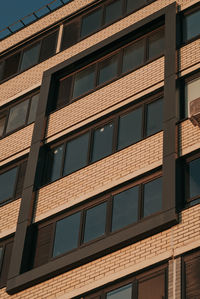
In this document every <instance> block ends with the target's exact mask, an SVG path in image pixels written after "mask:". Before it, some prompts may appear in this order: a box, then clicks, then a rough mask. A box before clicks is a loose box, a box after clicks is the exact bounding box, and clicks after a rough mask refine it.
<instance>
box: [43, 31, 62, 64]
mask: <svg viewBox="0 0 200 299" xmlns="http://www.w3.org/2000/svg"><path fill="white" fill-rule="evenodd" d="M57 36H58V31H55V32H53V33H51V34H49V35H48V36H46V37H45V38H43V40H42V44H41V49H40V58H39V61H43V60H45V59H48V58H49V57H51V56H53V55H54V54H55V52H56V42H57Z"/></svg>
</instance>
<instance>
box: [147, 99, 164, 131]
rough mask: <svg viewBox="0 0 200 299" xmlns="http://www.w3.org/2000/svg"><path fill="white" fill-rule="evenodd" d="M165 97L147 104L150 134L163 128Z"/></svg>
mask: <svg viewBox="0 0 200 299" xmlns="http://www.w3.org/2000/svg"><path fill="white" fill-rule="evenodd" d="M162 122H163V99H159V100H157V101H154V102H152V103H150V104H148V105H147V129H146V130H147V131H146V135H147V136H150V135H152V134H155V133H157V132H159V131H160V130H162Z"/></svg>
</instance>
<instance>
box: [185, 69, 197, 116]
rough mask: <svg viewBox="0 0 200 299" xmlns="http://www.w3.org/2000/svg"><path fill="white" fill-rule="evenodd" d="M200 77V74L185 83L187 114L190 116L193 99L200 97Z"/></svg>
mask: <svg viewBox="0 0 200 299" xmlns="http://www.w3.org/2000/svg"><path fill="white" fill-rule="evenodd" d="M197 75H198V74H197ZM199 86H200V77H199V75H198V77H197V76H194V77H192V78H191V79H190V80H186V83H185V116H188V111H189V106H190V103H191V101H193V100H195V99H198V98H200V87H199Z"/></svg>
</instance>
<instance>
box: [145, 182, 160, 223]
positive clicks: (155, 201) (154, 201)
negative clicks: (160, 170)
mask: <svg viewBox="0 0 200 299" xmlns="http://www.w3.org/2000/svg"><path fill="white" fill-rule="evenodd" d="M161 209H162V178H158V179H156V180H154V181H151V182H149V183H147V184H145V185H144V217H146V216H149V215H151V214H153V213H156V212H158V211H160V210H161Z"/></svg>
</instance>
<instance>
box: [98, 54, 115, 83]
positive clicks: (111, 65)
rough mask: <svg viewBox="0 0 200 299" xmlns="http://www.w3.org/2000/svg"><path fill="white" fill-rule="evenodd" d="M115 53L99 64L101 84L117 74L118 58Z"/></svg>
mask: <svg viewBox="0 0 200 299" xmlns="http://www.w3.org/2000/svg"><path fill="white" fill-rule="evenodd" d="M118 58H119V56H118V55H115V56H113V57H111V58H108V59H105V60H104V61H102V62H101V63H100V64H99V84H102V83H104V82H106V81H109V80H111V79H112V78H114V77H116V75H117V68H118V60H119V59H118Z"/></svg>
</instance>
